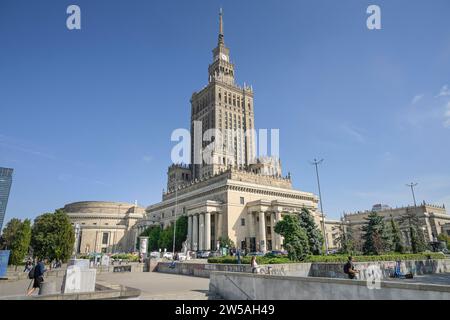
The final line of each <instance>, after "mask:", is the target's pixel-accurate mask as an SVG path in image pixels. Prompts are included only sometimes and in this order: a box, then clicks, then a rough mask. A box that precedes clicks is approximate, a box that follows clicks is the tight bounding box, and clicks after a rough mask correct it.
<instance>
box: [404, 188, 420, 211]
mask: <svg viewBox="0 0 450 320" xmlns="http://www.w3.org/2000/svg"><path fill="white" fill-rule="evenodd" d="M417 185H418V183H414V182H411V183H410V184H407V185H406V186H407V187H410V188H411V193H412V196H413V200H414V207H415V208H417V203H416V195H415V194H414V187H416V186H417ZM416 213H417V212H416Z"/></svg>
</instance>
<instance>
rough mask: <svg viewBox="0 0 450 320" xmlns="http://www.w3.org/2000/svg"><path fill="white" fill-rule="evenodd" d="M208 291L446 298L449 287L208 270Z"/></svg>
mask: <svg viewBox="0 0 450 320" xmlns="http://www.w3.org/2000/svg"><path fill="white" fill-rule="evenodd" d="M209 290H210V294H211V295H215V296H220V297H222V298H223V299H226V300H349V299H350V300H386V299H387V300H431V299H438V300H448V299H450V287H449V286H442V285H424V284H415V283H400V282H392V281H382V282H381V288H380V289H372V290H371V289H369V288H368V287H367V284H366V281H360V280H348V279H330V278H311V277H285V276H272V275H270V276H269V275H255V274H249V273H225V272H212V273H211V277H210V285H209Z"/></svg>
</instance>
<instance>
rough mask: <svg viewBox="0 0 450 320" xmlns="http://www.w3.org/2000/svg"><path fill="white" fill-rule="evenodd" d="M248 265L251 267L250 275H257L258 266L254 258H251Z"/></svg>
mask: <svg viewBox="0 0 450 320" xmlns="http://www.w3.org/2000/svg"><path fill="white" fill-rule="evenodd" d="M250 265H251V266H252V273H258V264H257V263H256V256H252V260H251V262H250Z"/></svg>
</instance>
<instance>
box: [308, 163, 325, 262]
mask: <svg viewBox="0 0 450 320" xmlns="http://www.w3.org/2000/svg"><path fill="white" fill-rule="evenodd" d="M322 162H323V159H321V160H317V159H314V161H312V162H311V164H312V165H314V166H315V167H316V177H317V187H318V189H319V201H320V211H321V212H322V233H323V237H324V238H325V254H328V238H327V233H326V231H325V214H324V212H323V205H322V203H323V201H322V192H321V190H320V179H319V167H318V166H319V164H321V163H322Z"/></svg>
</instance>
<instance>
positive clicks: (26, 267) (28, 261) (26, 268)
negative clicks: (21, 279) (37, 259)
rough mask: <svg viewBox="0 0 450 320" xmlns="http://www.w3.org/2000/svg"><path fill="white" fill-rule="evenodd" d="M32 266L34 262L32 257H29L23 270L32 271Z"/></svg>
mask: <svg viewBox="0 0 450 320" xmlns="http://www.w3.org/2000/svg"><path fill="white" fill-rule="evenodd" d="M32 268H33V262H32V261H31V259H28V260H27V262H25V269H24V270H23V272H30V271H31V269H32Z"/></svg>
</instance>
